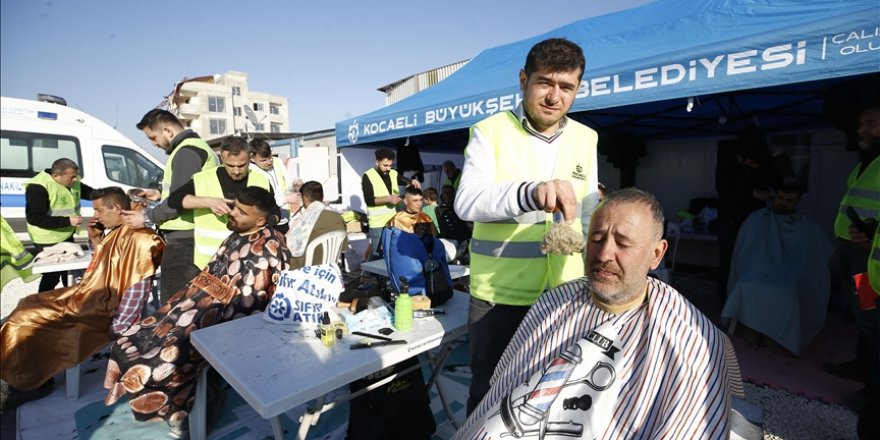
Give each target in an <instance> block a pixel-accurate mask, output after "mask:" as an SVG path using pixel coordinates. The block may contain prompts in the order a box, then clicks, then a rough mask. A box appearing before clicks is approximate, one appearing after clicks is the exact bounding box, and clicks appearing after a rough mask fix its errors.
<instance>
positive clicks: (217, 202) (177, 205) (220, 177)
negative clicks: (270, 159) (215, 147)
mask: <svg viewBox="0 0 880 440" xmlns="http://www.w3.org/2000/svg"><path fill="white" fill-rule="evenodd" d="M220 161H221V162H222V166H220V167H217V168H211V169H208V170H204V171H200V172H198V173H196V174H195V175H194V176H192V180H190V181H189V182H187V183H185V184H183V185H182V186H181V187H180V188H178V189H177V190H175V191H174V192H173V193H171V195H170V196H169V197H168V206H169V207H171V208H172V209H176V210H179V211H180V210H192V212H193V222H194V224H195V229H194V231H193V240H194V243H195V247H194V252H193V255H192V262H193V264H194V265H195V266H196V267H198V268H199V269H204V268H205V265H207V264H208V261H210V260H211V257H213V256H214V254H215V253H217V249H218V248H219V247H220V243H222V242H223V240H224V239H226V237H227V236H229V230H228V229H227V228H226V225H227V218H228V217H227V216H228V215H229V214H230V213H231V212H232V208H231V206H230V205H231V203H232V201H233V200H234V199H235V196H236V195H237V194H238V193H239V191H241V190H242V189H244V188H245V187H248V186H258V187H260V188H263V189H265V190H267V191H269V193H270V194H273V193H272V187H271V185H270V184H269V180H268V179H267V178H266V176H265V174H262V173H252V172H250V149H249V146H248V143H247V140H245V139H244V138H242V137H228V138H226V139H224V140H223V142H222V143H221V144H220ZM273 197H274V194H273ZM276 207H277V205H276ZM279 215H280V210H279V209H277V208H276V209H275V210H273V211H272V218H273V220H272V225H273V226H274V225H275V224H276V223H277V222H278V220H279Z"/></svg>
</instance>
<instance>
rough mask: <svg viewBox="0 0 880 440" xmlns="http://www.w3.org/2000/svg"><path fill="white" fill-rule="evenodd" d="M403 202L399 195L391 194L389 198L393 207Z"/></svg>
mask: <svg viewBox="0 0 880 440" xmlns="http://www.w3.org/2000/svg"><path fill="white" fill-rule="evenodd" d="M401 200H402V199H401V198H400V196H399V195H397V194H391V195H390V196H388V203H391V204H392V205H396V204H398V203H400V201H401Z"/></svg>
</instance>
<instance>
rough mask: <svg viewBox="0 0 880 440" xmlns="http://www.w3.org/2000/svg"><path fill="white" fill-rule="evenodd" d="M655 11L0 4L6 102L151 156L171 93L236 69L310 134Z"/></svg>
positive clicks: (526, 6)
mask: <svg viewBox="0 0 880 440" xmlns="http://www.w3.org/2000/svg"><path fill="white" fill-rule="evenodd" d="M647 1H648V0H558V1H555V2H541V1H531V2H527V1H522V0H469V1H463V0H439V1H433V2H417V1H402V0H388V1H379V0H374V1H368V0H359V1H356V0H351V1H347V0H346V1H343V0H310V1H300V0H288V1H263V0H251V1H238V2H236V1H227V0H216V1H166V0H153V1H125V0H88V1H74V0H50V1H45V0H43V1H35V0H0V19H2V25H0V94H2V96H11V97H17V98H27V99H36V95H37V93H49V94H53V95H58V96H61V97H63V98H65V99H66V100H67V103H68V105H69V106H72V107H75V108H79V109H81V110H84V111H86V112H88V113H90V114H92V115H94V116H96V117H98V118H100V119H102V120H104V121H105V122H107V123H109V124H110V125H116V126H117V128H118V129H119V130H120V131H121V132H123V133H124V134H126V135H127V136H129V137H130V138H132V139H133V140H134V141H135V142H138V143H139V144H141V145H144V146H149V143H148V141H147V140H146V138H144V136H143V134H142V133H141V132H140V131H138V130H137V129H136V128H135V124H136V123H137V122H138V121H139V120H140V118H141V116H143V114H144V113H146V112H147V110H149V109H151V108H153V107H156V106H157V105H159V103H160V102H161V101H162V98H163V97H164V96H165V95H167V94H168V93H169V92H171V90H172V88H173V87H174V85H175V83H176V82H177V81H179V80H181V79H183V78H184V77H196V76H203V75H212V74H219V73H224V72H227V71H230V70H236V71H242V72H246V73H247V74H248V82H249V84H248V85H249V87H250V89H251V90H254V91H260V92H267V93H272V94H276V95H281V96H286V97H287V98H288V100H289V104H290V123H291V131H293V132H310V131H316V130H322V129H328V128H333V127H334V124H335V123H336V122H338V121H340V120H343V119H346V118H349V117H353V116H357V115H360V114H363V113H367V112H369V111H372V110H375V109H377V108H380V107H382V106H383V105H384V95H383V94H382V93H381V92H379V91H377V90H376V89H377V88H379V87H381V86H384V85H386V84H389V83H392V82H394V81H396V80H399V79H403V78H405V77H407V76H410V75H413V74H416V73H419V72H423V71H425V70H429V69H432V68H435V67H439V66H443V65H446V64H450V63H454V62H457V61H461V60H465V59H468V58H471V57H473V56H474V55H476V54H477V53H479V52H480V51H481V50H483V49H486V48H490V47H494V46H498V45H501V44H506V43H509V42H512V41H517V40H521V39H524V38H528V37H531V36H534V35H538V34H541V33H544V32H547V31H550V30H552V29H554V28H557V27H559V26H562V25H565V24H568V23H570V22H573V21H576V20H579V19H582V18H586V17H590V16H595V15H602V14H605V13H608V12H613V11H617V10H622V9H627V8H630V7H633V6H636V5H640V4H643V3H646V2H647ZM511 75H516V72H511ZM148 150H150V148H148Z"/></svg>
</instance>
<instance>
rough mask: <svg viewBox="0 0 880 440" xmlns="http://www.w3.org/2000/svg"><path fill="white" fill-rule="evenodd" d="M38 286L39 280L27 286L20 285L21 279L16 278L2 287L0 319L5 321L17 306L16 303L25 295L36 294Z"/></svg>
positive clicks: (0, 293)
mask: <svg viewBox="0 0 880 440" xmlns="http://www.w3.org/2000/svg"><path fill="white" fill-rule="evenodd" d="M39 286H40V279H39V278H37V279H36V280H34V281H31V282H30V283H27V284H25V283H22V282H21V278H17V279H14V280H12V281H10V282H9V284H7V285H6V286H4V287H3V292H0V319H2V320H4V321H5V320H6V317H7V316H9V313H11V312H12V309H14V308H15V306H16V305H17V304H18V301H19V300H21V299H22V298H24V297H25V296H27V295H30V294H32V293H37V289H38V288H39Z"/></svg>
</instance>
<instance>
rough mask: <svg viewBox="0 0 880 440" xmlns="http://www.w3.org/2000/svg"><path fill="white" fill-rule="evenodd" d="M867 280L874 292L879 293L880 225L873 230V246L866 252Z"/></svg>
mask: <svg viewBox="0 0 880 440" xmlns="http://www.w3.org/2000/svg"><path fill="white" fill-rule="evenodd" d="M868 280H869V281H870V282H871V287H873V288H874V293H876V294H877V295H880V227H878V228H877V230H876V231H875V232H874V246H873V247H872V248H871V253H870V254H868Z"/></svg>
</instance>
